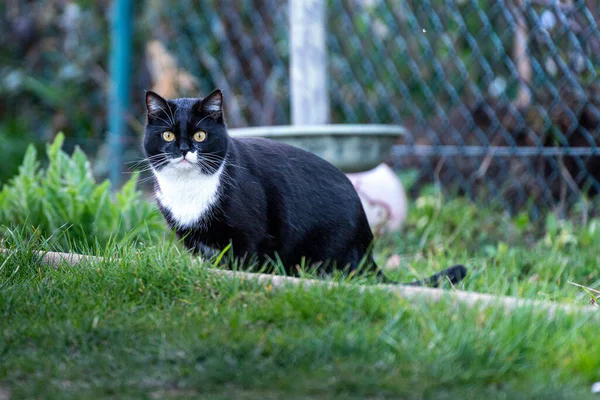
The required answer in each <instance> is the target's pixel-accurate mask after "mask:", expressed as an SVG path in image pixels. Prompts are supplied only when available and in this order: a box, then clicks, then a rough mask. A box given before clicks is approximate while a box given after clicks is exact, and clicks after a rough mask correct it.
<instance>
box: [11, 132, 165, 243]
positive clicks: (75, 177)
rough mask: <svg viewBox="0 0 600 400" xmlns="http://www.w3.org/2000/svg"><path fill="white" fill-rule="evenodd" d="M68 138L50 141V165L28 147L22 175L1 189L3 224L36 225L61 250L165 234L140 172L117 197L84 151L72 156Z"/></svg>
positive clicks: (143, 238)
mask: <svg viewBox="0 0 600 400" xmlns="http://www.w3.org/2000/svg"><path fill="white" fill-rule="evenodd" d="M63 142H64V136H63V135H62V134H58V135H57V137H56V139H55V140H54V142H53V143H52V144H49V145H47V148H46V152H47V156H48V166H47V167H46V168H41V167H40V162H39V160H38V156H37V151H36V149H35V147H34V146H29V148H28V149H27V152H26V154H25V158H24V160H23V163H22V165H21V166H20V167H19V174H18V175H17V176H16V177H14V178H13V179H12V180H11V181H9V182H8V183H7V184H6V185H5V186H4V187H3V188H2V191H0V225H2V226H5V227H8V226H22V225H28V226H33V227H35V229H36V230H37V232H38V234H40V235H41V236H43V237H50V236H52V237H54V238H55V240H56V245H57V246H58V247H59V248H60V249H72V247H73V246H72V245H73V244H74V243H76V244H77V246H80V247H82V248H87V249H89V248H95V247H98V246H106V245H107V244H109V243H110V242H115V243H117V244H129V243H137V242H147V241H152V240H155V239H157V238H158V237H159V236H162V235H163V234H164V233H165V232H166V229H165V227H164V224H163V222H162V218H161V217H160V215H159V212H158V210H157V208H156V207H155V206H154V205H152V204H151V203H150V202H148V201H147V200H145V199H144V198H143V197H142V192H140V191H139V190H137V189H136V181H137V174H134V175H133V176H132V177H131V179H129V181H128V182H127V183H125V185H124V186H123V187H122V188H121V190H120V191H119V192H117V193H115V194H114V196H112V195H111V190H110V182H108V181H104V182H102V183H100V184H97V183H96V182H95V181H94V178H93V176H92V173H91V166H90V163H89V161H88V159H87V157H86V155H85V154H84V153H83V151H81V149H79V148H76V149H75V151H74V152H73V155H72V156H69V155H68V154H67V153H65V152H64V151H63V150H62V145H63Z"/></svg>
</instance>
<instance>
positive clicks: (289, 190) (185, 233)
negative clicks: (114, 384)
mask: <svg viewBox="0 0 600 400" xmlns="http://www.w3.org/2000/svg"><path fill="white" fill-rule="evenodd" d="M221 96H222V95H221V92H220V91H218V90H216V91H214V92H213V93H211V94H210V95H208V96H207V97H206V98H205V99H175V100H168V101H167V100H165V99H162V98H161V97H160V96H158V95H157V94H155V93H152V92H148V93H147V95H146V103H147V106H148V119H147V124H146V129H145V135H144V150H145V152H146V155H147V156H148V157H149V159H150V163H151V165H152V166H153V168H155V169H157V170H160V168H163V165H162V161H164V160H163V159H162V158H161V156H160V155H161V154H164V155H165V157H166V158H176V157H179V156H181V154H182V151H183V152H184V151H185V150H189V151H197V152H198V155H199V158H200V160H199V165H198V168H201V169H202V171H203V172H204V173H206V174H212V173H215V171H217V170H218V168H219V167H220V166H221V164H222V163H224V170H223V175H222V176H223V178H222V180H221V185H220V189H219V192H218V200H217V202H216V204H214V206H213V207H212V209H211V211H210V213H208V216H207V217H206V218H203V220H201V221H197V223H196V224H194V225H193V226H192V227H190V228H187V229H181V228H180V227H179V226H178V225H177V221H175V219H174V218H173V215H172V214H171V213H170V212H169V210H167V209H166V208H164V207H163V206H162V205H161V204H160V202H159V207H160V208H161V211H162V213H163V215H164V217H165V219H166V221H167V222H168V224H169V226H170V227H171V228H173V229H175V230H176V232H177V234H178V235H179V236H180V237H182V238H183V242H184V244H185V246H186V247H187V248H189V249H191V250H193V251H195V252H197V251H203V249H205V248H206V247H209V248H214V249H223V248H225V247H226V246H227V245H229V244H230V243H231V244H232V250H233V255H234V256H235V257H236V258H244V257H246V256H256V257H258V261H259V262H260V263H262V262H263V261H265V260H267V259H269V258H270V259H273V260H276V259H279V260H281V262H282V264H283V265H284V266H285V268H286V271H287V273H290V274H295V273H296V272H297V269H296V268H297V266H298V265H300V264H302V263H303V261H305V262H310V263H318V264H320V266H319V270H320V271H322V272H326V273H328V272H331V271H332V270H333V269H334V268H340V269H346V270H349V271H353V270H356V269H358V268H359V265H361V262H363V261H364V262H365V263H364V265H365V266H366V268H365V270H371V271H375V272H377V275H378V276H379V277H380V278H381V280H383V281H387V279H386V278H385V277H384V276H383V275H382V274H381V272H380V271H379V270H378V269H377V266H376V265H375V263H374V262H373V259H372V257H371V254H370V252H369V249H370V246H371V243H372V241H373V234H372V232H371V229H370V227H369V224H368V222H367V218H366V215H365V212H364V210H363V207H362V204H361V202H360V199H359V197H358V194H357V193H356V191H355V190H354V187H353V186H352V184H351V183H350V181H349V180H348V178H347V177H346V176H345V175H344V173H342V172H341V171H340V170H339V169H337V168H336V167H334V166H333V165H331V164H330V163H328V162H327V161H325V160H323V159H321V158H319V157H317V156H316V155H314V154H312V153H309V152H306V151H304V150H301V149H298V148H295V147H292V146H288V145H286V144H282V143H280V142H276V141H271V140H267V139H260V138H247V139H240V138H232V137H230V136H229V135H228V134H227V131H226V125H225V122H224V117H223V112H222V108H221V102H222V97H221ZM216 104H218V106H219V107H218V110H215V105H216ZM157 106H158V107H157ZM199 129H200V130H203V131H205V132H207V139H206V141H205V142H202V143H195V142H193V141H192V140H191V136H192V135H193V134H194V132H195V131H197V130H199ZM165 130H170V131H172V132H174V133H175V136H176V140H175V141H173V142H171V143H167V142H165V141H164V140H163V139H162V137H161V135H162V132H163V131H165ZM157 189H158V188H157ZM465 274H466V269H465V268H464V267H462V266H455V267H453V268H450V269H448V270H446V271H442V272H441V273H439V274H436V275H434V276H433V277H431V278H429V279H427V280H425V281H424V282H413V283H412V284H426V285H431V286H437V285H438V284H439V282H440V278H442V277H448V278H449V279H450V280H451V281H453V282H458V281H459V280H461V279H462V278H463V277H464V275H465Z"/></svg>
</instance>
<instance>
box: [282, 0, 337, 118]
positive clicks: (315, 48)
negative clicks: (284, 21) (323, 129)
mask: <svg viewBox="0 0 600 400" xmlns="http://www.w3.org/2000/svg"><path fill="white" fill-rule="evenodd" d="M289 7H290V9H289V14H290V86H291V98H292V104H291V106H292V124H294V125H315V124H326V123H328V122H329V93H328V90H327V46H326V42H325V23H326V18H325V15H326V4H325V0H290V2H289Z"/></svg>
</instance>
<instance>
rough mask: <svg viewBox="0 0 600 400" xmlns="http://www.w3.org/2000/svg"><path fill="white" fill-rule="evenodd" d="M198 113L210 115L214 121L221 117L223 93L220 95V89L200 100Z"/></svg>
mask: <svg viewBox="0 0 600 400" xmlns="http://www.w3.org/2000/svg"><path fill="white" fill-rule="evenodd" d="M198 111H200V112H201V113H204V114H210V115H211V117H213V118H215V119H219V118H221V117H223V93H221V89H215V90H213V91H212V93H211V94H209V95H208V96H206V97H205V98H204V99H202V100H200V102H199V103H198Z"/></svg>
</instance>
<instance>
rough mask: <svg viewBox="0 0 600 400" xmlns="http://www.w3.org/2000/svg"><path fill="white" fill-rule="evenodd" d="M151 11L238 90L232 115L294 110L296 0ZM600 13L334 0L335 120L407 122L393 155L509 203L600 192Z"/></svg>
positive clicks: (180, 44) (542, 2)
mask: <svg viewBox="0 0 600 400" xmlns="http://www.w3.org/2000/svg"><path fill="white" fill-rule="evenodd" d="M232 10H236V12H232ZM149 19H150V20H151V21H152V26H155V27H160V28H159V29H157V30H156V31H154V37H155V38H156V39H157V40H159V41H160V42H161V43H163V44H165V45H166V46H167V51H169V52H170V53H172V54H173V56H174V57H175V59H177V61H178V66H179V68H182V69H183V70H185V71H187V72H189V73H190V74H191V75H192V76H196V77H200V78H201V79H200V84H199V88H200V90H201V91H202V92H207V91H208V90H210V88H211V87H213V86H220V87H222V88H224V89H225V91H226V93H228V94H229V104H228V110H230V111H229V118H230V124H231V125H232V126H245V125H272V124H288V123H289V114H290V113H289V109H288V107H289V106H288V104H289V76H288V70H287V66H288V40H287V35H288V23H287V21H288V15H287V2H286V1H273V0H272V1H244V2H236V1H232V0H229V1H220V2H204V3H203V5H202V7H198V6H197V4H196V3H194V2H191V1H188V2H182V3H180V6H178V7H173V6H170V5H163V6H159V5H157V6H156V7H153V8H152V14H151V15H150V16H149ZM599 20H600V19H599V9H598V6H597V5H596V3H595V2H594V1H593V0H591V1H587V2H585V1H560V2H559V1H556V0H554V1H552V0H538V1H533V0H532V1H525V0H510V1H498V0H493V1H492V0H490V1H469V0H462V1H461V0H454V1H452V0H447V1H441V0H439V1H427V0H426V1H420V0H419V1H416V0H415V1H407V0H400V1H395V2H387V1H378V0H330V1H328V26H327V30H328V38H327V44H328V50H329V54H328V57H329V60H328V62H329V78H330V82H329V93H330V100H331V110H332V115H331V119H332V122H333V123H384V124H401V125H404V126H406V127H407V128H408V130H409V133H410V134H409V135H408V136H407V137H406V138H405V140H404V141H402V142H401V143H398V145H397V146H395V147H394V149H393V157H392V160H391V161H392V162H393V164H394V165H395V166H396V167H398V168H402V169H416V170H418V171H419V178H418V179H417V182H432V181H439V182H441V183H442V184H443V186H444V187H445V188H447V189H449V190H451V191H455V192H458V193H460V194H466V195H469V196H472V197H475V198H480V199H486V200H488V201H489V200H492V201H496V202H499V203H501V205H503V206H505V207H507V208H509V209H511V210H517V209H519V208H520V207H522V206H524V205H535V206H538V207H557V206H563V205H565V204H570V203H571V202H572V201H574V200H578V199H581V196H582V195H584V196H588V195H595V194H596V193H597V192H598V190H599V189H600V183H599V179H600V158H599V157H598V155H599V154H598V153H599V151H598V147H597V145H598V139H599V137H600V123H599V122H600V113H599V110H600V82H599V80H598V72H600V58H599V57H600V31H599V29H598V26H597V23H598V21H599ZM417 189H418V187H417Z"/></svg>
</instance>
